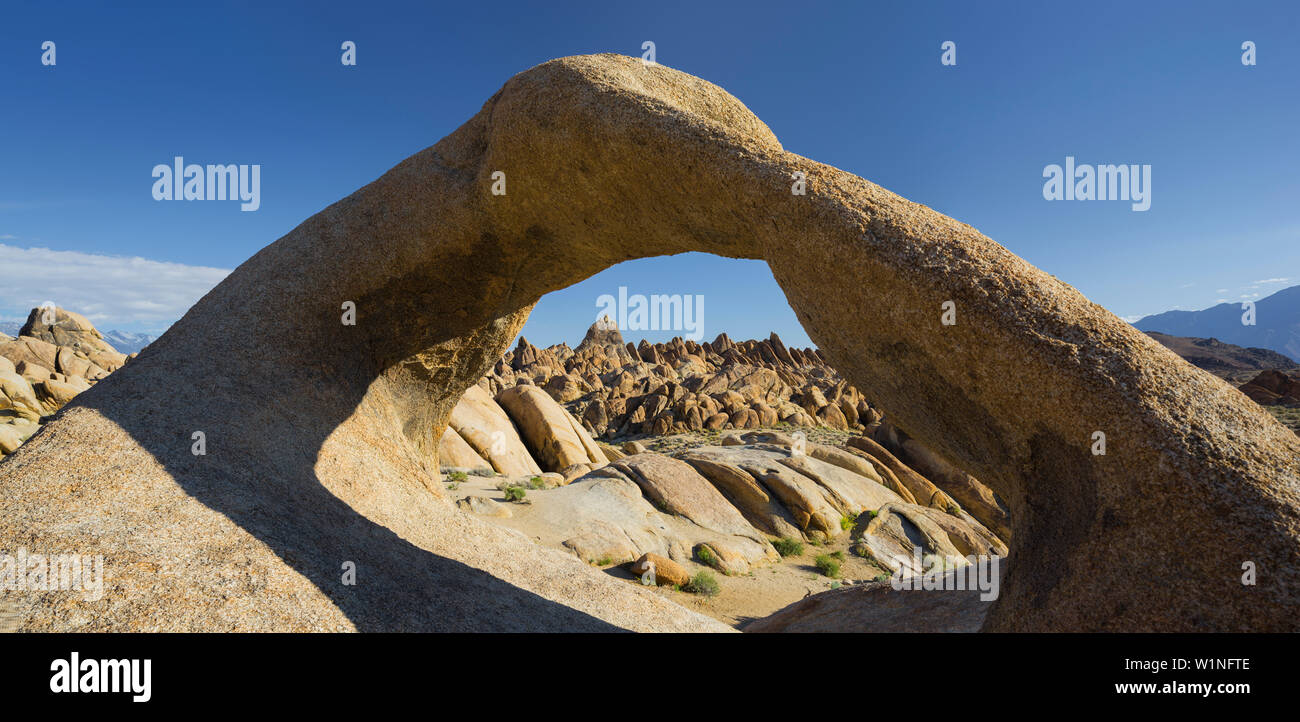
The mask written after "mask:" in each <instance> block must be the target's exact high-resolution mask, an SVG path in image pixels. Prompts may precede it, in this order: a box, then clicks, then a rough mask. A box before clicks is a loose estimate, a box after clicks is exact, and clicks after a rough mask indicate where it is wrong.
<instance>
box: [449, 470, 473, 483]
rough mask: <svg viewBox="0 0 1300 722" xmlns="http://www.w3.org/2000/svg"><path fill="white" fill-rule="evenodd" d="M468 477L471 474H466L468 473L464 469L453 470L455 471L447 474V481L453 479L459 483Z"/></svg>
mask: <svg viewBox="0 0 1300 722" xmlns="http://www.w3.org/2000/svg"><path fill="white" fill-rule="evenodd" d="M468 478H469V474H466V473H465V472H463V471H453V472H451V473H450V474H448V475H447V481H452V482H455V483H457V484H459V483H460V482H462V481H464V480H466V479H468Z"/></svg>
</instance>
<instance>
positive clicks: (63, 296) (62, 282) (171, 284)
mask: <svg viewBox="0 0 1300 722" xmlns="http://www.w3.org/2000/svg"><path fill="white" fill-rule="evenodd" d="M229 273H230V271H228V270H226V269H222V268H208V267H205V266H187V265H185V264H182V263H166V262H162V261H151V260H149V259H147V258H138V257H134V258H133V257H127V256H104V255H98V254H93V253H82V252H80V251H53V250H50V249H48V248H18V247H15V246H7V245H5V244H3V243H0V311H3V312H4V313H6V314H15V315H20V316H21V317H22V319H26V317H27V312H28V311H30V310H31V309H33V308H35V307H37V306H40V305H41V304H42V303H45V302H46V301H53V302H54V303H55V304H56V305H58V306H60V307H62V308H66V309H68V310H70V311H76V312H77V313H80V314H82V315H83V316H85V317H86V318H88V319H90V321H91V322H92V323H94V324H95V325H96V326H97V327H99V328H100V329H105V328H109V329H111V328H114V327H116V326H127V325H134V326H147V327H150V328H155V329H162V328H165V327H166V326H169V325H171V323H172V322H173V321H175V320H177V319H179V318H180V317H181V316H182V315H184V313H185V312H186V311H187V310H189V307H190V306H192V305H194V303H195V302H196V301H198V300H199V299H200V298H201V297H202V296H203V294H205V293H207V292H208V291H210V290H211V289H212V287H213V286H215V285H217V283H219V282H220V281H221V279H223V278H225V277H226V276H227V275H228V274H229Z"/></svg>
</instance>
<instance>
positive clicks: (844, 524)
mask: <svg viewBox="0 0 1300 722" xmlns="http://www.w3.org/2000/svg"><path fill="white" fill-rule="evenodd" d="M856 522H857V520H856V519H854V518H853V517H851V516H849V515H847V514H845V515H844V516H841V517H840V529H843V530H844V531H848V530H850V529H852V528H853V525H854V524H855V523H856Z"/></svg>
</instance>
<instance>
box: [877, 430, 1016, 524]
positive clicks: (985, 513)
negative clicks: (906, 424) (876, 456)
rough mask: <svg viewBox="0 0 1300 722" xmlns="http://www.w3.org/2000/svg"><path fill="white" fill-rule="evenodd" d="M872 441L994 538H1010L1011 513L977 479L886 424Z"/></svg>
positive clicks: (990, 490)
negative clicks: (924, 479) (925, 480)
mask: <svg viewBox="0 0 1300 722" xmlns="http://www.w3.org/2000/svg"><path fill="white" fill-rule="evenodd" d="M872 439H873V440H875V441H877V442H878V443H880V444H881V445H882V446H884V447H885V448H887V449H888V450H889V451H890V452H892V453H893V454H895V455H896V456H897V457H899V460H900V462H901V463H905V464H906V465H907V466H908V467H909V468H912V469H915V470H916V471H917V472H919V473H920V474H922V475H923V476H924V477H925V478H926V479H928V480H930V481H931V482H932V483H933V484H934V485H935V486H937V487H939V488H940V489H942V490H943V491H944V492H945V493H946V494H947V495H948V496H950V497H951V498H952V500H953V501H956V502H957V503H958V504H960V505H961V507H962V509H964V510H966V511H967V512H969V513H970V515H971V516H972V517H974V518H976V519H978V520H979V522H980V523H981V524H983V525H984V526H986V527H988V528H989V530H990V531H992V532H993V533H994V534H996V535H997V536H998V537H1000V538H1001V539H1010V538H1011V513H1010V511H1009V510H1008V509H1007V506H1006V503H1005V502H1003V501H1002V500H1001V499H999V498H998V495H997V494H995V493H993V490H992V489H990V488H988V487H987V486H985V485H984V484H982V483H980V480H979V479H976V478H975V477H973V476H971V475H970V474H967V473H966V472H964V471H962V470H961V469H958V468H957V467H955V466H953V465H952V464H951V463H949V462H948V460H946V459H944V458H943V457H941V456H939V455H938V454H936V453H934V452H933V451H930V450H929V449H927V448H925V447H924V446H922V445H921V444H919V443H917V441H916V440H915V439H913V438H912V437H910V436H908V435H907V434H906V433H905V432H903V431H902V430H901V429H899V428H897V427H896V426H894V425H892V424H890V423H888V422H886V423H882V424H881V425H880V426H879V428H877V429H876V431H875V433H874V434H873V435H872Z"/></svg>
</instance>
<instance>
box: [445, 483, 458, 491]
mask: <svg viewBox="0 0 1300 722" xmlns="http://www.w3.org/2000/svg"><path fill="white" fill-rule="evenodd" d="M459 488H460V482H459V481H454V482H452V483H450V484H448V485H447V490H448V491H455V490H457V489H459Z"/></svg>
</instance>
